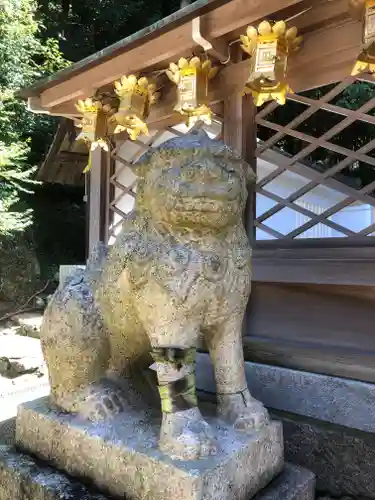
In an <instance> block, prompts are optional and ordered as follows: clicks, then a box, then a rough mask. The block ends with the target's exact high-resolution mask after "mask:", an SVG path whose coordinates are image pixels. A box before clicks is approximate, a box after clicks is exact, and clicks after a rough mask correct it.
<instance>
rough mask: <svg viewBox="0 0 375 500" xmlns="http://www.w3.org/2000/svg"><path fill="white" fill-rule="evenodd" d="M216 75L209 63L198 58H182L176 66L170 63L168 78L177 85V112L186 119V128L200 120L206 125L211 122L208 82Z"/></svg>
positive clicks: (216, 71) (214, 68)
mask: <svg viewBox="0 0 375 500" xmlns="http://www.w3.org/2000/svg"><path fill="white" fill-rule="evenodd" d="M217 73H218V68H217V67H212V64H211V61H210V60H208V59H206V60H204V61H202V60H201V59H200V58H199V57H193V58H192V59H190V60H187V59H185V58H184V57H182V58H181V59H180V60H179V61H178V65H177V64H175V63H171V64H170V66H169V70H167V75H168V78H169V79H170V80H171V81H172V82H173V83H175V84H176V85H177V96H178V97H177V99H178V100H177V104H176V106H175V108H174V109H175V111H178V112H179V113H181V114H182V115H183V116H186V118H187V122H186V124H187V126H189V127H191V126H192V125H194V123H196V122H197V121H199V120H201V121H203V122H204V123H206V124H207V125H210V124H211V122H212V114H213V113H212V111H211V109H210V108H209V106H208V82H209V81H210V80H212V79H213V78H214V77H215V76H216V75H217Z"/></svg>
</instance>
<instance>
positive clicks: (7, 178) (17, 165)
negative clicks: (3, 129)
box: [0, 142, 35, 235]
mask: <svg viewBox="0 0 375 500" xmlns="http://www.w3.org/2000/svg"><path fill="white" fill-rule="evenodd" d="M27 153H28V148H27V146H25V145H23V144H22V143H18V144H11V145H10V146H6V145H5V144H4V143H3V142H0V186H1V188H0V235H9V234H11V233H13V232H17V231H23V230H24V229H25V228H26V227H28V226H29V225H30V224H31V223H32V218H31V210H30V209H27V210H25V211H23V212H17V211H14V210H12V207H13V206H14V205H15V204H16V203H17V202H18V201H19V196H18V193H19V192H20V191H24V192H29V191H28V187H29V186H30V185H31V184H33V183H34V181H32V180H31V176H32V174H33V173H34V171H35V169H34V168H29V169H26V170H25V169H24V163H25V159H26V156H27Z"/></svg>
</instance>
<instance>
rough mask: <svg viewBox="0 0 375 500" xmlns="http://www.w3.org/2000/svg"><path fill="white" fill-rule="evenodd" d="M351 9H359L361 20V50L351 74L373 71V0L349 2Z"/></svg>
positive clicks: (374, 9) (374, 43)
mask: <svg viewBox="0 0 375 500" xmlns="http://www.w3.org/2000/svg"><path fill="white" fill-rule="evenodd" d="M351 6H352V8H353V9H356V8H357V9H358V8H359V9H360V10H361V12H362V20H363V35H362V51H361V53H360V54H359V56H358V58H357V61H356V62H355V64H354V67H353V70H352V75H353V76H356V75H358V74H359V73H363V72H365V71H366V72H368V73H371V74H374V73H375V0H366V1H365V2H358V1H357V2H353V1H352V2H351Z"/></svg>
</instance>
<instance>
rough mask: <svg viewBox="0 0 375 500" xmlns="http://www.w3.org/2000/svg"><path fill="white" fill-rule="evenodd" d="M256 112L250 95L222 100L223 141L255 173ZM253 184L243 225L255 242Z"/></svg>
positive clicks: (237, 95)
mask: <svg viewBox="0 0 375 500" xmlns="http://www.w3.org/2000/svg"><path fill="white" fill-rule="evenodd" d="M256 113H257V109H256V106H255V105H254V102H253V99H252V97H251V96H249V95H247V96H245V97H242V96H241V95H240V94H233V95H232V96H230V97H229V98H227V99H226V100H225V102H224V142H225V143H226V144H228V146H230V147H232V148H233V149H235V150H236V151H237V152H238V153H239V154H240V155H241V156H242V158H243V159H244V160H245V161H246V162H247V163H249V165H251V167H252V169H253V170H254V172H255V173H256V156H255V150H256V146H257V142H256V122H255V118H256ZM255 208H256V205H255V185H253V186H249V195H248V200H247V207H246V211H245V226H246V231H247V234H248V236H249V239H250V241H251V243H252V244H254V243H255V225H254V221H255Z"/></svg>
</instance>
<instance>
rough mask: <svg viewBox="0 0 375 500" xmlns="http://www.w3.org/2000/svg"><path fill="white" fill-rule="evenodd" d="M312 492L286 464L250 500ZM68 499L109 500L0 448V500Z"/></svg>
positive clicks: (308, 496)
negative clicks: (278, 473) (267, 484)
mask: <svg viewBox="0 0 375 500" xmlns="http://www.w3.org/2000/svg"><path fill="white" fill-rule="evenodd" d="M314 489H315V478H314V475H313V474H312V473H311V472H309V471H307V470H306V469H301V468H299V467H295V466H291V465H288V464H287V465H286V466H285V468H284V471H283V472H282V473H281V474H280V475H279V476H278V477H277V478H276V479H275V480H274V481H272V482H271V484H270V485H269V486H267V487H266V488H265V489H264V490H262V491H261V492H260V493H258V495H256V497H255V498H254V499H253V500H313V499H314V498H315V496H314ZM146 498H147V500H148V499H149V498H152V497H151V496H148V497H146ZM176 498H178V497H177V496H176ZM67 499H80V500H110V498H109V497H105V496H103V495H102V494H100V493H98V492H95V491H93V490H90V489H88V488H87V487H85V486H83V485H82V484H81V483H80V482H78V481H76V480H73V479H71V478H69V477H68V476H66V475H65V474H62V473H61V472H58V471H56V470H55V469H52V468H51V467H48V466H46V465H44V464H43V463H42V462H39V461H38V460H35V459H34V458H31V457H29V456H27V455H24V454H22V453H19V452H17V451H15V450H14V449H12V448H10V447H5V446H3V447H1V446H0V500H67ZM178 500H185V499H183V498H180V499H178ZM247 500H249V499H247Z"/></svg>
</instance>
